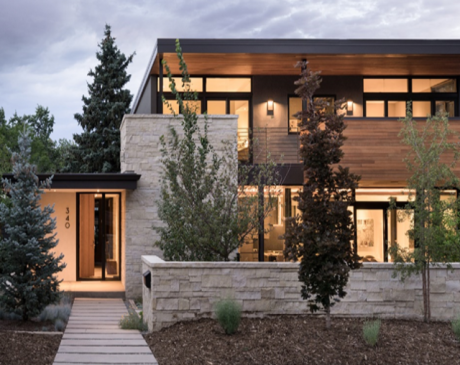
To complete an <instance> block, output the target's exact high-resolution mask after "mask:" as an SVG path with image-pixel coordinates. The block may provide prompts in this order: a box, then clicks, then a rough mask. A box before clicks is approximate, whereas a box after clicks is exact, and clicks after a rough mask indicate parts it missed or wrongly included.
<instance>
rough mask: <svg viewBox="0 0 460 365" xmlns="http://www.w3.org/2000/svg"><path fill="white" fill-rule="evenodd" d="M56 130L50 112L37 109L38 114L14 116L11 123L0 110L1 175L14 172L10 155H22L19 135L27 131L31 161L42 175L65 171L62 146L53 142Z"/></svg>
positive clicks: (40, 107) (38, 107) (62, 141)
mask: <svg viewBox="0 0 460 365" xmlns="http://www.w3.org/2000/svg"><path fill="white" fill-rule="evenodd" d="M53 128H54V117H53V116H52V115H51V114H50V112H49V110H48V108H44V107H42V106H40V105H39V106H37V108H36V110H35V114H32V115H23V116H18V115H17V114H14V115H13V116H12V117H11V118H10V120H9V121H7V120H6V119H5V112H4V110H3V109H2V108H0V175H1V173H7V172H11V171H12V165H11V154H12V153H13V152H19V146H18V138H19V134H20V133H22V132H24V131H25V130H26V131H28V132H29V135H30V136H31V139H32V142H31V156H30V161H31V163H33V164H34V165H36V166H37V171H38V172H40V173H46V172H49V173H52V172H58V171H60V170H61V169H62V167H63V160H62V157H61V156H62V151H61V148H60V145H61V144H62V143H64V141H65V140H61V141H60V143H59V144H57V143H56V142H54V141H53V140H52V139H51V133H52V132H53Z"/></svg>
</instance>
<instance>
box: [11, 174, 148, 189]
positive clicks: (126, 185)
mask: <svg viewBox="0 0 460 365" xmlns="http://www.w3.org/2000/svg"><path fill="white" fill-rule="evenodd" d="M51 176H53V179H52V183H51V188H52V189H100V190H102V189H116V190H135V189H136V188H137V182H138V181H139V179H140V178H141V175H138V174H135V173H118V174H117V173H112V174H54V175H52V174H38V178H39V180H40V181H43V180H45V179H47V178H49V177H51ZM3 177H4V178H7V179H13V178H14V176H13V174H5V175H3Z"/></svg>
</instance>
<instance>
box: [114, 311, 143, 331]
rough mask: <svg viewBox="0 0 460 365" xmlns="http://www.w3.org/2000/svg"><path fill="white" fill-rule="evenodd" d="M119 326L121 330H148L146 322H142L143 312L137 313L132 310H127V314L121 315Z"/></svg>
mask: <svg viewBox="0 0 460 365" xmlns="http://www.w3.org/2000/svg"><path fill="white" fill-rule="evenodd" d="M119 327H120V328H121V329H123V330H139V331H141V332H146V331H147V330H148V327H147V324H146V323H145V322H144V316H143V313H142V312H140V313H139V315H137V313H136V312H134V311H131V310H130V311H129V314H128V315H127V316H123V317H122V318H121V319H120V323H119Z"/></svg>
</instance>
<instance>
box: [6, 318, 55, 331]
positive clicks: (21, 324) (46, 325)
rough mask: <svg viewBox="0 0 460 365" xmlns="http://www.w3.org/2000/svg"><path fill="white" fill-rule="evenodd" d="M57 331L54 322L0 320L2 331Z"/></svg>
mask: <svg viewBox="0 0 460 365" xmlns="http://www.w3.org/2000/svg"><path fill="white" fill-rule="evenodd" d="M45 329H46V330H47V331H52V332H54V331H56V330H55V328H54V324H53V322H52V321H43V322H34V321H10V320H0V331H32V332H35V331H43V330H45Z"/></svg>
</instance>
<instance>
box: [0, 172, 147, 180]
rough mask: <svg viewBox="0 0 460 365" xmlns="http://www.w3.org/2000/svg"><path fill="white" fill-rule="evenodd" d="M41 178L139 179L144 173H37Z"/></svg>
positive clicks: (9, 177)
mask: <svg viewBox="0 0 460 365" xmlns="http://www.w3.org/2000/svg"><path fill="white" fill-rule="evenodd" d="M37 176H38V178H39V180H45V179H47V178H49V177H51V176H53V181H114V182H116V181H139V179H140V178H141V176H142V175H139V174H135V173H107V174H79V173H69V174H64V173H56V174H37ZM3 177H4V178H7V179H11V178H13V177H14V175H13V174H12V173H9V174H3Z"/></svg>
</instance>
